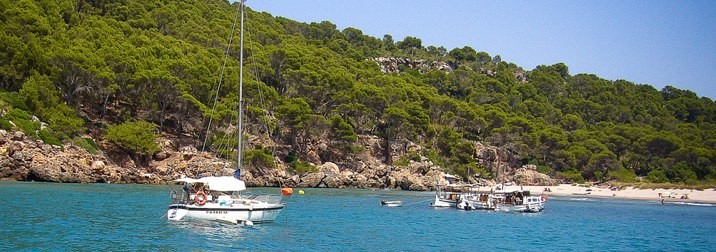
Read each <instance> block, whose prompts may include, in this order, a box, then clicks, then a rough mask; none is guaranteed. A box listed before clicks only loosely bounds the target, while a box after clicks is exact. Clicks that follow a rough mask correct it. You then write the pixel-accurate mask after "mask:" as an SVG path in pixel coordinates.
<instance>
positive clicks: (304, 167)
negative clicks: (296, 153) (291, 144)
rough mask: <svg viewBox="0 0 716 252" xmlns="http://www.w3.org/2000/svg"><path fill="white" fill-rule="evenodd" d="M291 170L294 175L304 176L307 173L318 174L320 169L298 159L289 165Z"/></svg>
mask: <svg viewBox="0 0 716 252" xmlns="http://www.w3.org/2000/svg"><path fill="white" fill-rule="evenodd" d="M289 170H290V171H291V172H294V173H298V174H304V173H307V172H316V171H318V168H316V167H315V166H313V165H311V164H309V163H307V162H303V161H301V160H300V159H296V160H294V161H293V162H291V163H290V164H289Z"/></svg>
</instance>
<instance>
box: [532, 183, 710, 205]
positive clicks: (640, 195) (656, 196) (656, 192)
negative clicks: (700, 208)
mask: <svg viewBox="0 0 716 252" xmlns="http://www.w3.org/2000/svg"><path fill="white" fill-rule="evenodd" d="M545 188H549V190H550V192H547V195H550V196H580V197H600V198H617V199H639V200H654V201H661V200H662V199H664V202H705V203H716V189H714V188H710V189H706V190H703V191H699V190H690V189H637V188H633V187H627V188H625V189H621V190H611V189H609V188H602V187H596V186H591V187H587V186H583V185H581V186H577V185H571V184H561V185H559V186H524V189H525V190H530V191H531V192H532V193H537V192H543V191H544V190H545ZM687 197H688V198H687Z"/></svg>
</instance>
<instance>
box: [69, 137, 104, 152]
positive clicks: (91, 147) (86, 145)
mask: <svg viewBox="0 0 716 252" xmlns="http://www.w3.org/2000/svg"><path fill="white" fill-rule="evenodd" d="M70 142H71V143H73V144H75V145H77V146H79V147H82V148H83V149H85V150H87V152H89V153H92V154H97V153H98V148H97V143H95V142H94V140H92V138H84V137H75V138H73V139H71V140H70Z"/></svg>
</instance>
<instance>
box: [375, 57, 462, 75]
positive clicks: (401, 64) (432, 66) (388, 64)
mask: <svg viewBox="0 0 716 252" xmlns="http://www.w3.org/2000/svg"><path fill="white" fill-rule="evenodd" d="M372 60H373V61H375V63H378V65H379V66H380V70H381V71H383V73H399V72H400V70H401V69H404V68H410V69H418V70H419V71H421V72H429V71H430V70H440V71H444V72H447V73H449V72H452V71H453V69H452V67H450V65H448V64H447V63H445V62H443V61H437V60H435V61H430V62H428V61H426V60H422V59H410V58H393V57H377V58H372Z"/></svg>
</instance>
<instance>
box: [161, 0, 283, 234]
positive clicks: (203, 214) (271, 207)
mask: <svg viewBox="0 0 716 252" xmlns="http://www.w3.org/2000/svg"><path fill="white" fill-rule="evenodd" d="M244 1H245V0H242V1H241V3H240V6H239V11H240V12H241V42H240V48H241V50H240V56H239V61H240V66H241V67H242V68H241V69H240V70H239V103H238V104H239V106H238V114H239V116H238V117H239V120H238V127H236V128H237V130H238V132H239V133H238V134H237V135H238V145H237V153H238V155H237V156H238V158H237V167H236V171H235V172H234V176H220V177H203V178H199V179H194V178H180V179H177V180H174V182H180V183H183V184H184V190H183V192H181V193H178V192H176V191H172V192H171V201H172V202H171V204H170V205H169V209H167V218H168V219H169V220H182V219H186V218H189V219H203V220H214V221H220V222H225V223H233V224H239V223H241V224H243V225H253V223H263V222H273V221H274V220H276V217H277V216H278V215H279V213H280V212H281V210H282V209H283V208H284V207H285V206H286V203H285V202H283V200H284V199H285V197H284V196H290V195H291V194H293V189H291V188H284V189H282V190H281V194H280V195H279V194H276V195H260V196H249V195H243V194H242V192H243V191H244V190H246V185H245V183H244V181H243V180H241V157H242V153H241V148H242V138H243V134H241V132H242V131H241V130H242V127H241V124H242V108H241V107H242V104H243V95H242V92H243V91H242V90H243V89H242V86H243V58H244V57H243V41H244V34H243V27H244V5H245V4H244ZM227 55H228V54H227Z"/></svg>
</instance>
